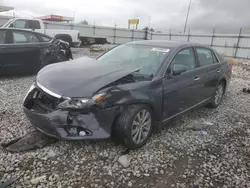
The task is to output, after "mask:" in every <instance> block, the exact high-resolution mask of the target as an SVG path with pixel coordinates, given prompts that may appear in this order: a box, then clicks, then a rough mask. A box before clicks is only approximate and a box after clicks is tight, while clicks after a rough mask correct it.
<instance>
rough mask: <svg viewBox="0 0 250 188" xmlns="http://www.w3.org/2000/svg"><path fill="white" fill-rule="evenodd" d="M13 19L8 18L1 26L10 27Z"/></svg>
mask: <svg viewBox="0 0 250 188" xmlns="http://www.w3.org/2000/svg"><path fill="white" fill-rule="evenodd" d="M12 20H13V19H10V20H8V21H7V22H6V23H4V24H2V25H1V27H8V25H9V24H10V22H12Z"/></svg>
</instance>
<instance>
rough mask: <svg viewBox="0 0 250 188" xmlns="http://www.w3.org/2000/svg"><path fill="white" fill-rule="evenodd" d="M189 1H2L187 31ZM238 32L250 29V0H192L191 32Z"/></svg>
mask: <svg viewBox="0 0 250 188" xmlns="http://www.w3.org/2000/svg"><path fill="white" fill-rule="evenodd" d="M188 4H189V0H0V5H6V6H13V7H14V8H15V10H16V11H18V12H22V13H26V14H28V15H32V16H41V15H47V14H58V15H63V16H72V15H73V12H75V22H80V21H82V20H87V21H88V22H89V24H94V22H95V23H96V25H106V26H114V25H115V24H117V25H118V27H123V28H124V27H127V22H128V21H127V20H128V19H131V18H138V19H140V24H139V28H144V27H145V26H148V25H149V23H151V27H153V28H154V29H155V30H161V31H169V29H170V28H172V30H173V31H175V32H183V27H184V23H185V18H186V14H187V8H188ZM23 15H24V14H23ZM213 27H215V28H216V31H217V32H220V33H222V32H223V33H236V32H239V29H240V27H242V28H243V30H244V32H246V31H247V30H250V0H192V4H191V9H190V15H189V21H188V26H187V28H190V29H191V32H207V33H210V32H212V30H213Z"/></svg>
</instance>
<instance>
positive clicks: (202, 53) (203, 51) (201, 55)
mask: <svg viewBox="0 0 250 188" xmlns="http://www.w3.org/2000/svg"><path fill="white" fill-rule="evenodd" d="M196 51H197V56H198V60H199V62H200V66H201V67H204V66H208V65H212V64H214V61H215V59H214V54H213V52H212V51H211V50H209V49H207V48H201V47H197V48H196Z"/></svg>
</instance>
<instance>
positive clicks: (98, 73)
mask: <svg viewBox="0 0 250 188" xmlns="http://www.w3.org/2000/svg"><path fill="white" fill-rule="evenodd" d="M138 70H139V69H138V68H135V67H133V66H125V67H124V66H121V65H119V64H112V63H107V62H104V61H99V60H95V59H90V58H87V57H83V58H79V59H76V60H73V61H68V62H61V63H55V64H51V65H48V66H46V67H44V68H43V69H42V70H40V72H39V73H38V74H37V78H36V81H37V82H38V83H39V84H41V85H42V86H44V87H45V88H47V89H49V90H50V91H52V92H54V93H56V94H59V95H61V96H66V97H91V96H92V95H93V94H94V93H95V92H96V91H98V90H99V89H100V88H102V87H104V86H106V85H108V84H110V83H112V82H114V81H116V80H118V79H120V78H122V77H124V76H126V75H129V74H131V73H133V72H135V71H138Z"/></svg>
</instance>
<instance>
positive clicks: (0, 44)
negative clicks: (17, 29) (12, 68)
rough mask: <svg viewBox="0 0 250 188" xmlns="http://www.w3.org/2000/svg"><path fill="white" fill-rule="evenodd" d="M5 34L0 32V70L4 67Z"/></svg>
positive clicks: (3, 31) (4, 31) (2, 31)
mask: <svg viewBox="0 0 250 188" xmlns="http://www.w3.org/2000/svg"><path fill="white" fill-rule="evenodd" d="M5 33H6V30H0V70H1V67H3V66H4V53H5V50H4V48H5V47H6V45H5Z"/></svg>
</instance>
